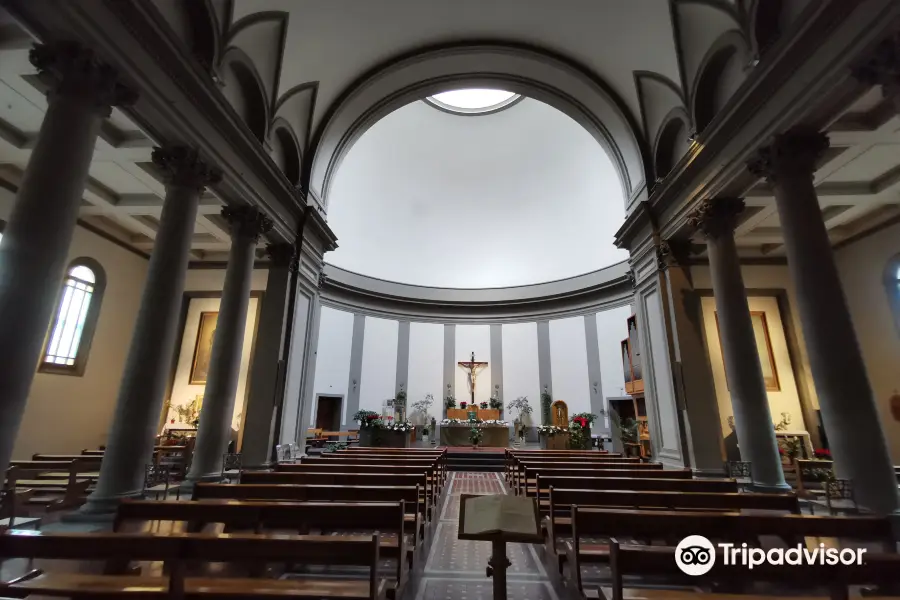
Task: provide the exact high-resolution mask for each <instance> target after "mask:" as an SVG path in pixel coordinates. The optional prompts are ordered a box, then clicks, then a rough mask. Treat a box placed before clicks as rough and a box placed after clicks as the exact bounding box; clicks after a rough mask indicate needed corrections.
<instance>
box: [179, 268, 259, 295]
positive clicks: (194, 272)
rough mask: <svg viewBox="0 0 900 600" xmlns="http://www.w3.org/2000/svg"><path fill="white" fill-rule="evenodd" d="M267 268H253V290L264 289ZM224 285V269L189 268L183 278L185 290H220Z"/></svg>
mask: <svg viewBox="0 0 900 600" xmlns="http://www.w3.org/2000/svg"><path fill="white" fill-rule="evenodd" d="M268 277H269V270H268V269H254V271H253V276H252V279H251V281H250V289H251V290H253V291H265V289H266V281H267V280H268ZM224 286H225V269H189V270H188V272H187V277H185V280H184V290H185V291H186V292H220V291H222V288H223V287H224Z"/></svg>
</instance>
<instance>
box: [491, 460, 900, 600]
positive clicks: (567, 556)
mask: <svg viewBox="0 0 900 600" xmlns="http://www.w3.org/2000/svg"><path fill="white" fill-rule="evenodd" d="M627 460H628V459H623V458H622V457H621V456H617V455H614V454H609V453H600V452H596V451H519V450H509V451H507V455H506V473H505V475H506V479H507V482H508V483H509V485H510V486H511V487H513V488H514V489H515V490H516V491H517V493H520V494H526V495H528V496H535V497H536V498H537V501H538V503H539V506H540V510H541V514H542V515H543V517H544V522H543V527H544V529H545V531H546V550H547V552H548V553H549V554H550V555H551V556H552V557H554V558H555V559H556V563H557V565H558V568H559V573H560V575H561V576H563V577H564V581H565V582H566V583H567V584H568V585H570V586H572V588H573V589H574V590H576V591H577V593H578V594H579V595H580V596H582V597H596V595H597V594H600V593H601V592H600V589H601V588H600V587H598V586H597V585H596V582H593V583H588V582H586V581H585V580H584V579H583V573H582V567H583V566H584V565H588V564H601V565H606V566H608V567H609V568H610V571H611V576H610V581H608V582H606V583H605V584H604V585H608V586H609V593H610V595H611V597H612V598H614V599H615V600H620V599H621V598H624V597H625V596H624V594H625V592H624V590H625V588H626V587H627V586H628V585H629V584H631V581H632V580H631V579H630V578H632V577H641V578H642V583H646V581H647V577H650V578H651V581H652V582H653V583H654V584H657V585H662V586H676V585H678V586H684V585H690V586H692V587H694V588H696V587H697V586H701V587H705V588H707V589H722V586H725V587H726V588H727V589H728V590H729V591H741V592H746V591H748V589H750V588H751V587H752V585H753V584H755V583H757V582H763V581H766V582H774V583H776V584H779V585H789V584H790V585H799V586H800V589H805V590H819V589H822V588H824V589H825V590H826V592H827V593H828V594H829V595H830V596H831V597H832V598H845V597H847V593H848V586H850V585H863V584H869V585H879V586H883V587H884V586H887V587H888V588H889V587H890V586H895V587H894V588H893V589H894V591H896V585H897V584H898V582H900V570H898V567H900V560H898V555H897V554H896V550H897V545H896V538H895V533H894V532H893V531H892V528H891V523H890V522H889V520H888V519H886V518H882V517H876V516H854V517H834V516H827V517H825V516H811V515H804V514H801V510H800V503H799V501H798V498H797V496H796V495H794V494H760V493H741V492H739V491H738V487H737V482H736V481H735V480H733V479H694V478H693V477H692V474H691V472H690V470H687V469H664V468H663V466H662V465H659V464H653V463H633V462H623V461H627ZM638 464H641V465H643V466H637V465H638ZM688 535H702V536H704V537H706V538H708V539H709V540H711V541H712V542H713V543H714V544H715V543H716V542H722V543H734V544H736V545H737V546H738V547H740V546H741V544H742V543H747V544H748V545H749V546H751V547H766V548H770V547H772V545H771V544H772V543H773V542H774V543H775V544H776V545H775V547H789V546H794V545H796V544H798V543H807V542H808V543H810V544H812V547H816V546H817V544H818V542H819V541H820V540H826V541H828V542H829V543H839V544H847V545H848V546H847V547H855V546H856V545H859V544H865V545H866V546H865V547H867V548H868V552H867V553H866V555H865V556H866V563H865V565H863V566H861V567H855V566H854V567H844V566H843V565H841V566H829V569H830V570H829V569H825V568H824V567H822V566H819V565H814V566H797V567H796V568H795V567H793V566H781V567H780V568H779V567H774V568H767V569H754V570H753V571H750V570H748V569H746V568H745V567H738V568H734V567H723V568H721V569H720V568H719V567H718V566H716V567H714V568H713V570H712V571H710V573H709V574H707V575H706V576H704V577H702V578H700V579H697V578H691V577H688V576H686V575H684V574H683V573H682V572H681V571H680V570H679V569H678V568H677V565H676V561H675V559H674V557H675V546H676V545H677V544H678V542H679V541H680V540H681V539H682V538H684V537H686V536H688ZM835 541H836V542H835ZM718 564H721V562H720V563H718ZM824 571H827V573H826V572H824ZM640 597H642V598H648V599H652V598H655V597H659V598H666V599H667V600H668V599H672V598H702V596H700V595H698V594H697V593H696V592H695V591H679V592H673V591H671V590H664V591H663V590H657V591H653V590H648V589H641V590H640ZM707 597H710V596H708V595H707ZM713 597H714V596H713ZM741 598H746V599H748V600H749V599H750V598H754V596H742V597H741Z"/></svg>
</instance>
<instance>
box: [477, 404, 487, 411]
mask: <svg viewBox="0 0 900 600" xmlns="http://www.w3.org/2000/svg"><path fill="white" fill-rule="evenodd" d="M478 406H479V407H480V408H481V410H487V407H488V403H487V402H482V403H481V404H479V405H478Z"/></svg>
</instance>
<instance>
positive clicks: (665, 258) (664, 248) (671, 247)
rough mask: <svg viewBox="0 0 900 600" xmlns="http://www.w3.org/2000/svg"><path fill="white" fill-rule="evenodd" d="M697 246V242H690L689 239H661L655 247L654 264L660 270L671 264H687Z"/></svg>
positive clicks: (682, 265) (681, 265)
mask: <svg viewBox="0 0 900 600" xmlns="http://www.w3.org/2000/svg"><path fill="white" fill-rule="evenodd" d="M698 247H699V246H698V245H697V244H692V243H691V241H690V240H677V239H668V240H663V241H662V242H660V244H659V245H658V246H657V247H656V266H657V267H658V268H659V270H660V271H664V270H666V269H668V268H669V267H672V266H680V267H684V266H687V265H688V261H689V259H690V257H691V254H694V253H695V252H696V251H697V249H698Z"/></svg>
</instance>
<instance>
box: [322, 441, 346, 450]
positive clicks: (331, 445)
mask: <svg viewBox="0 0 900 600" xmlns="http://www.w3.org/2000/svg"><path fill="white" fill-rule="evenodd" d="M346 449H347V444H346V443H345V442H328V443H327V444H325V452H337V451H338V450H346Z"/></svg>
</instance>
